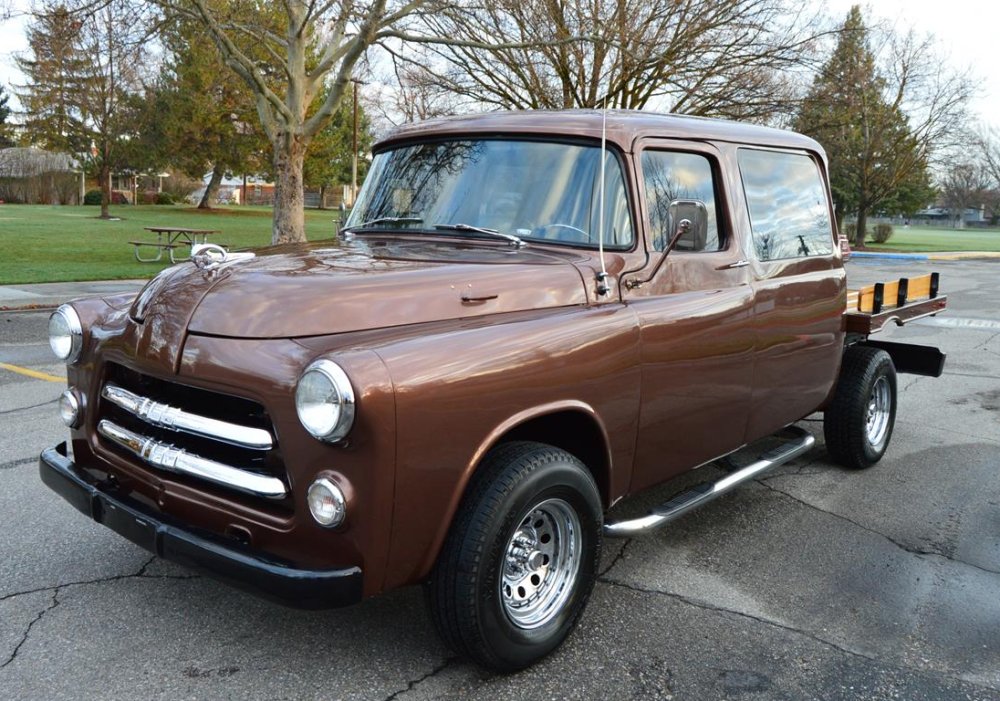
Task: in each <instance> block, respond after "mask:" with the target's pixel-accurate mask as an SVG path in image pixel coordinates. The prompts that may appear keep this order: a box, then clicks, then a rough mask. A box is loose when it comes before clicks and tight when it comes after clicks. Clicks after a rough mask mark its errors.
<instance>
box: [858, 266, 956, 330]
mask: <svg viewBox="0 0 1000 701" xmlns="http://www.w3.org/2000/svg"><path fill="white" fill-rule="evenodd" d="M939 282H940V277H939V275H938V273H928V274H927V275H921V276H920V277H914V278H905V277H904V278H900V279H898V280H894V281H892V282H876V283H875V284H874V285H868V286H866V287H862V288H861V289H860V290H848V291H847V309H846V311H845V314H844V318H845V320H846V324H847V332H848V333H861V334H865V335H867V334H870V333H875V332H876V331H879V330H881V329H882V327H883V326H885V325H886V324H887V323H889V322H890V321H891V322H895V323H896V324H897V325H898V326H902V325H903V324H905V323H906V322H908V321H913V320H914V319H919V318H921V317H925V316H933V315H934V314H937V313H938V312H940V311H942V310H944V308H945V307H946V306H947V299H948V298H947V297H946V296H945V295H940V294H938V287H939Z"/></svg>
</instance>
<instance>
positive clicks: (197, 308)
mask: <svg viewBox="0 0 1000 701" xmlns="http://www.w3.org/2000/svg"><path fill="white" fill-rule="evenodd" d="M849 300H850V306H849ZM944 306H945V299H944V297H943V296H941V295H939V294H938V291H937V278H936V276H926V277H922V278H914V279H911V280H900V281H895V282H892V283H886V284H881V285H876V286H873V287H872V288H869V289H863V290H858V291H856V292H854V293H852V294H851V295H850V296H849V294H848V289H847V286H846V281H845V274H844V267H843V262H842V252H841V250H840V246H839V245H838V238H837V233H836V228H835V225H834V223H833V209H832V207H831V204H830V197H829V188H828V183H827V176H826V167H825V157H824V154H823V151H822V149H821V148H820V146H819V145H818V144H817V143H816V142H814V141H812V140H810V139H808V138H805V137H803V136H800V135H798V134H794V133H790V132H786V131H778V130H773V129H765V128H760V127H754V126H748V125H744V124H736V123H728V122H719V121H710V120H701V119H686V118H679V117H673V116H663V115H654V114H646V113H627V112H610V113H607V114H602V113H601V112H594V111H579V112H551V113H548V112H540V113H513V114H490V115H482V116H476V117H468V118H457V119H444V120H438V121H432V122H426V123H423V124H418V125H413V126H409V127H405V128H403V129H401V130H399V131H397V132H395V133H394V134H393V135H391V136H390V137H389V138H387V139H386V140H384V141H382V142H381V143H380V144H378V145H377V146H376V148H375V157H374V161H373V163H372V166H371V171H370V174H369V176H368V179H367V181H366V182H365V184H364V187H363V189H362V191H361V193H360V195H359V198H358V202H357V204H356V206H355V207H354V209H353V211H352V213H351V217H350V219H349V220H348V221H347V222H346V226H345V227H344V228H343V229H342V230H341V231H340V232H339V236H338V240H329V241H319V242H315V243H311V244H308V245H299V246H286V247H275V248H269V249H263V250H259V251H256V252H247V253H236V254H231V253H227V252H225V251H223V250H221V249H219V248H218V247H213V246H211V245H209V246H206V247H201V248H199V249H197V250H196V251H195V252H194V256H193V260H192V262H187V263H184V264H181V265H177V266H175V267H172V268H169V269H167V270H165V271H164V272H163V273H161V274H160V275H158V276H157V277H156V278H155V279H153V280H152V281H150V282H149V284H148V285H146V287H145V288H144V289H143V290H142V291H141V292H140V293H139V294H138V296H135V297H134V298H131V297H127V296H117V297H107V298H103V299H87V300H80V301H75V302H72V303H70V304H68V305H65V306H63V307H62V308H60V309H59V310H58V311H57V312H55V313H54V314H53V315H52V318H51V320H50V342H51V345H52V348H53V350H54V352H55V353H56V354H57V355H58V356H59V357H60V358H61V359H63V360H64V361H65V362H66V363H67V369H68V384H69V389H68V390H67V391H66V392H65V394H64V395H63V397H62V400H61V403H60V413H61V417H62V420H63V421H64V422H65V423H66V425H67V426H69V427H70V429H71V431H72V434H71V441H70V442H69V444H68V445H67V444H62V445H60V446H57V447H55V448H51V449H48V450H45V451H44V452H43V453H42V455H41V458H40V469H41V476H42V479H43V480H44V481H45V483H46V484H48V485H49V486H50V487H51V488H52V489H54V490H55V491H56V492H58V493H59V494H60V495H61V496H63V497H64V498H65V499H66V500H67V501H69V502H70V503H71V504H72V505H73V506H75V507H76V508H77V509H79V510H80V511H82V512H83V513H84V514H86V515H88V516H89V517H91V518H93V519H95V520H97V521H99V522H100V523H103V524H104V525H106V526H108V527H109V528H111V529H113V530H115V531H117V532H119V533H120V534H122V535H123V536H125V537H126V538H128V539H129V540H131V541H133V542H135V543H137V544H139V545H141V546H142V547H144V548H147V549H149V550H150V551H152V552H154V553H156V554H157V555H159V556H161V557H164V558H167V559H169V560H173V561H175V562H179V563H183V564H185V565H188V566H191V567H194V568H198V569H200V570H202V571H204V572H207V573H209V574H210V575H212V576H215V577H218V578H220V579H223V580H226V581H229V582H232V583H234V584H236V585H238V586H241V587H244V588H247V589H250V590H252V591H255V592H257V593H259V594H262V595H265V596H270V597H273V598H276V599H279V600H282V601H284V602H286V603H289V604H291V605H295V606H300V607H309V608H319V607H326V606H338V605H344V604H350V603H353V602H356V601H358V600H360V599H362V598H363V597H368V596H372V595H375V594H378V593H380V592H384V591H386V590H389V589H393V588H395V587H400V586H403V585H408V584H414V583H418V582H423V583H425V584H426V587H427V590H428V594H429V600H430V604H431V608H432V611H433V615H434V619H435V622H436V625H437V627H438V628H439V630H440V632H441V634H442V636H443V637H444V639H445V640H446V641H447V643H448V644H449V645H450V646H452V647H453V648H455V649H456V650H457V651H459V652H460V653H462V654H465V655H467V656H469V657H471V658H473V659H474V660H476V661H478V662H479V663H481V664H484V665H487V666H490V667H493V668H497V669H502V670H509V669H516V668H520V667H523V666H525V665H528V664H530V663H532V662H533V661H535V660H537V659H538V658H539V657H541V656H543V655H545V654H546V653H548V652H549V651H551V650H552V649H554V648H555V647H556V646H557V645H559V643H560V642H561V641H562V640H563V639H564V638H565V637H566V636H567V634H568V633H569V632H570V630H571V629H572V628H573V626H574V624H575V623H576V621H577V620H578V618H579V617H580V614H581V612H582V611H583V608H584V605H585V603H586V601H587V598H588V595H589V594H590V591H591V588H592V587H593V584H594V580H595V576H596V571H597V566H598V561H599V558H600V554H601V542H602V537H604V536H631V535H634V534H639V533H643V532H646V531H649V530H650V529H652V528H655V527H657V526H660V525H662V524H663V523H666V522H668V521H669V520H670V519H672V518H675V517H676V516H678V515H680V514H682V513H684V512H686V511H688V510H689V509H691V508H692V507H694V506H697V505H699V504H701V503H704V502H705V501H707V500H709V499H711V498H713V497H716V496H718V495H719V494H722V493H724V492H725V491H727V490H729V489H731V488H732V487H734V486H736V485H737V484H739V483H741V482H743V481H745V480H748V479H751V478H753V477H755V476H757V475H759V474H760V473H761V472H762V471H764V470H766V469H768V468H770V467H773V466H774V465H777V464H780V463H782V462H784V461H787V460H789V459H791V458H794V457H795V456H798V455H800V454H802V453H804V452H806V451H808V450H809V449H810V447H811V446H812V444H813V437H812V435H811V434H809V433H808V432H806V431H803V430H802V429H800V428H797V427H794V426H792V424H793V423H794V422H796V421H798V420H799V419H801V418H803V417H805V416H806V415H808V414H811V413H813V412H816V411H822V412H824V413H825V427H824V433H825V438H826V448H827V450H828V451H829V454H830V456H831V457H832V458H833V459H834V460H835V461H837V462H839V463H842V464H844V465H846V466H849V467H853V468H863V467H867V466H869V465H871V464H873V463H875V462H877V461H878V460H879V459H880V457H881V456H882V455H883V453H884V452H885V450H886V448H887V447H888V444H889V439H890V437H891V435H892V428H893V420H894V417H895V413H896V375H895V373H896V371H900V372H914V373H920V374H925V375H932V376H937V375H940V373H941V369H942V367H943V362H944V357H943V355H942V354H941V353H940V352H939V351H938V350H937V349H934V348H928V347H920V346H911V345H903V344H894V343H884V342H883V343H878V342H873V341H871V340H869V335H870V334H871V333H873V332H875V331H877V330H878V329H879V328H881V327H882V326H883V325H884V324H886V323H888V322H889V321H895V322H897V323H902V322H904V321H906V320H908V319H911V318H914V317H918V316H923V315H927V314H933V313H936V312H939V311H941V310H942V309H943V308H944ZM776 433H780V435H781V437H782V439H783V441H782V442H780V443H779V444H778V447H776V448H774V447H772V448H770V450H769V451H768V452H766V453H765V454H763V455H761V457H760V458H759V459H758V460H756V461H755V462H752V463H751V464H750V465H747V466H744V467H741V468H738V469H736V468H732V470H731V471H730V472H729V473H728V474H726V476H725V477H724V478H722V479H716V480H709V481H707V482H706V483H705V484H702V485H700V486H698V487H695V488H693V489H688V490H687V491H684V492H682V493H680V494H678V495H676V496H675V497H674V498H672V499H671V500H670V501H669V502H667V503H666V504H663V505H662V506H661V507H658V508H656V509H654V510H653V511H652V513H649V514H648V515H643V516H641V517H639V518H630V519H627V520H622V519H615V518H610V517H608V516H607V514H608V512H609V510H610V509H611V507H612V506H613V505H615V504H616V503H617V502H619V500H621V499H623V498H624V497H627V496H629V495H632V494H635V493H637V492H639V491H641V490H643V489H645V488H647V487H650V486H652V485H656V484H660V483H663V482H665V481H667V480H670V479H671V478H673V477H675V476H677V475H680V474H681V473H684V472H687V471H689V470H692V469H694V468H697V467H699V466H702V465H705V464H706V463H709V462H711V461H716V460H719V459H720V458H723V457H725V456H727V455H729V454H731V453H733V452H734V451H737V450H739V449H741V448H742V447H743V446H746V445H747V444H749V443H751V442H754V441H757V440H758V439H761V438H763V437H768V436H771V435H772V434H776ZM768 443H769V444H771V443H773V441H770V440H769V441H768ZM731 462H732V461H729V462H727V461H722V464H727V465H728V464H731ZM712 473H713V474H718V472H717V471H712ZM616 511H619V510H616Z"/></svg>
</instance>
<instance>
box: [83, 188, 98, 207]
mask: <svg viewBox="0 0 1000 701" xmlns="http://www.w3.org/2000/svg"><path fill="white" fill-rule="evenodd" d="M83 203H84V204H100V203H101V191H100V190H87V194H86V195H84V196H83Z"/></svg>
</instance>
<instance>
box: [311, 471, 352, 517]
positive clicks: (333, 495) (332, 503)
mask: <svg viewBox="0 0 1000 701" xmlns="http://www.w3.org/2000/svg"><path fill="white" fill-rule="evenodd" d="M306 502H307V504H308V505H309V514H310V515H311V516H312V517H313V520H314V521H315V522H316V523H318V524H319V525H321V526H322V527H323V528H336V527H337V526H339V525H340V524H342V523H343V522H344V519H345V518H346V517H347V499H346V498H345V497H344V491H343V490H342V489H341V488H340V487H339V486H338V485H337V484H336V483H335V482H334V481H333V480H331V479H328V478H326V477H320V478H319V479H317V480H316V481H315V482H313V483H312V484H311V485H309V489H308V490H307V492H306Z"/></svg>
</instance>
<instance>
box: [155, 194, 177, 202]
mask: <svg viewBox="0 0 1000 701" xmlns="http://www.w3.org/2000/svg"><path fill="white" fill-rule="evenodd" d="M173 203H174V197H173V195H171V194H170V193H169V192H158V193H156V204H173Z"/></svg>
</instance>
